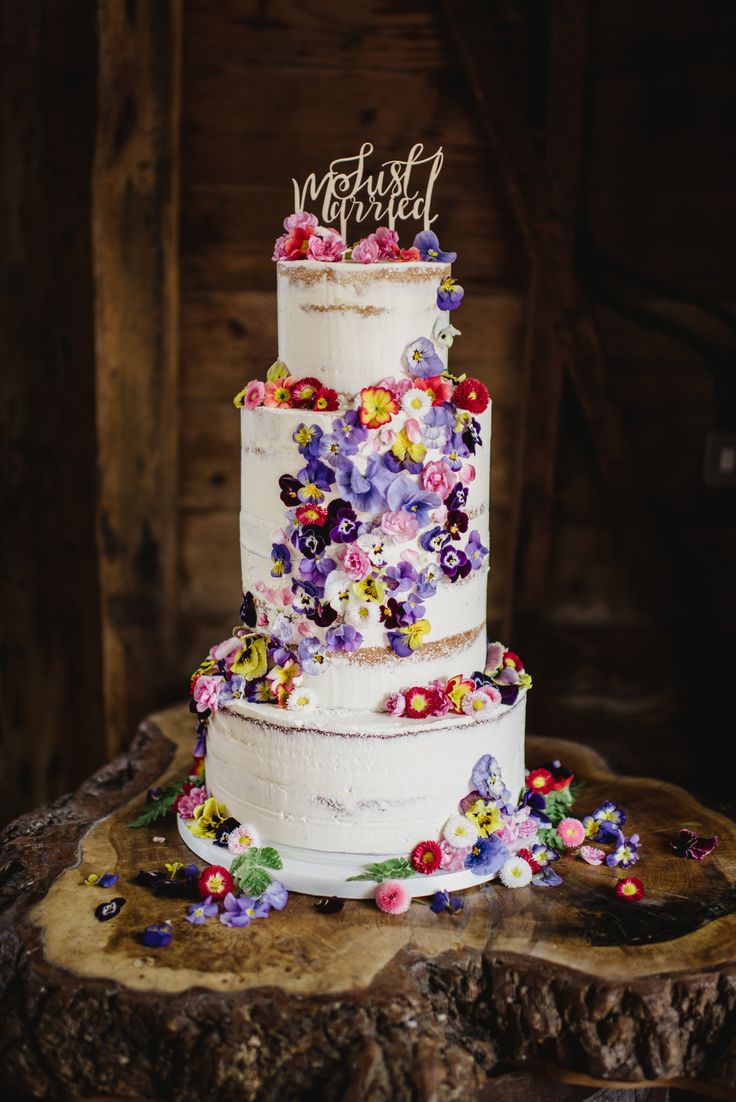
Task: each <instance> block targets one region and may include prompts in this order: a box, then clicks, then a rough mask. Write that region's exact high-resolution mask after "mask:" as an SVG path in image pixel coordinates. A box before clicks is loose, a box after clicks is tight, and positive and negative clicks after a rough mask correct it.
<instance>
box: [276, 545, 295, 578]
mask: <svg viewBox="0 0 736 1102" xmlns="http://www.w3.org/2000/svg"><path fill="white" fill-rule="evenodd" d="M271 562H272V563H273V565H272V567H271V577H272V578H282V577H283V576H284V574H291V552H290V551H289V548H288V547H287V546H286V544H285V543H274V544H273V545H272V547H271Z"/></svg>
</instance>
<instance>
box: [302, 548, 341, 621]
mask: <svg viewBox="0 0 736 1102" xmlns="http://www.w3.org/2000/svg"><path fill="white" fill-rule="evenodd" d="M335 565H336V564H335V560H334V559H331V558H330V556H329V555H316V556H315V557H314V558H313V559H307V558H304V559H302V561H301V562H300V563H299V573H300V574H301V576H302V578H304V580H305V581H307V582H311V584H312V585H317V586H320V587H322V588H324V584H325V578H326V577H327V575H328V574H331V573H332V571H333V570H334V569H335ZM315 612H316V613H318V612H319V608H317V609H316V610H315Z"/></svg>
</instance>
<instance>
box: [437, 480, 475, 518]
mask: <svg viewBox="0 0 736 1102" xmlns="http://www.w3.org/2000/svg"><path fill="white" fill-rule="evenodd" d="M469 494H470V488H469V487H468V486H465V485H464V484H463V483H462V482H456V483H455V485H454V486H453V488H452V489H451V490H450V492H449V494H448V495H447V497H446V498H445V500H444V502H443V505H446V506H447V509H448V511H449V510H451V509H464V508H465V506H466V505H467V504H468V495H469Z"/></svg>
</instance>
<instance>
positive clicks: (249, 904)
mask: <svg viewBox="0 0 736 1102" xmlns="http://www.w3.org/2000/svg"><path fill="white" fill-rule="evenodd" d="M223 907H224V908H225V909H224V911H223V912H222V914H221V915H220V922H221V923H222V924H223V926H236V927H239V926H250V924H251V922H252V921H253V919H254V918H266V917H267V916H268V912H269V909H270V908H269V906H268V903H263V902H262V901H261V900H260V899H251V897H250V896H249V895H241V896H240V897H239V898H238V899H236V898H235V896H234V895H233V893H232V892H228V893H227V895H226V896H225V899H224V901H223Z"/></svg>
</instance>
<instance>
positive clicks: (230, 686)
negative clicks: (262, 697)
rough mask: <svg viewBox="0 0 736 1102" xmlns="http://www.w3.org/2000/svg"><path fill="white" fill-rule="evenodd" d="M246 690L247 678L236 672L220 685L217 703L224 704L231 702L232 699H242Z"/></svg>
mask: <svg viewBox="0 0 736 1102" xmlns="http://www.w3.org/2000/svg"><path fill="white" fill-rule="evenodd" d="M244 692H245V678H244V677H243V676H242V675H241V674H239V673H235V674H233V675H232V676H231V677H229V678H228V680H227V681H223V682H222V684H221V685H220V693H219V696H218V698H217V703H218V704H219V705H220V706H222V705H223V704H229V703H230V702H231V701H232V700H240V698H241V697H242V696H243V694H244Z"/></svg>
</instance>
